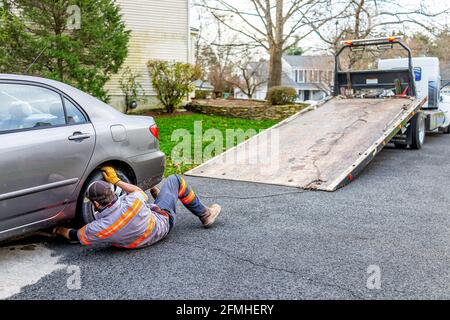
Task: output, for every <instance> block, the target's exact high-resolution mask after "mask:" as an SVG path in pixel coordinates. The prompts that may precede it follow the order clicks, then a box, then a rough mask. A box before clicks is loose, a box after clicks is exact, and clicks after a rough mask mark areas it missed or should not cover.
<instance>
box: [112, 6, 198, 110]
mask: <svg viewBox="0 0 450 320" xmlns="http://www.w3.org/2000/svg"><path fill="white" fill-rule="evenodd" d="M116 3H117V4H118V5H119V6H120V8H121V13H122V16H123V21H124V22H125V24H126V26H127V29H128V30H130V31H131V39H130V43H129V47H128V52H129V53H128V57H127V59H126V61H125V63H124V65H123V68H125V67H127V66H129V67H130V68H131V69H132V70H133V71H134V72H138V73H139V74H141V75H142V77H141V80H140V82H141V84H142V86H143V88H144V90H145V94H146V98H147V102H146V103H145V105H146V106H152V105H155V104H157V103H158V101H157V99H156V94H155V92H154V90H153V88H152V86H151V80H150V77H149V74H148V70H147V62H148V61H149V60H151V59H161V60H169V61H179V62H190V63H192V62H193V60H194V52H193V48H194V45H193V39H192V38H193V37H195V36H196V31H195V30H192V31H191V28H190V0H164V1H161V0H116ZM121 74H122V71H119V73H118V74H116V75H114V76H113V77H112V79H111V80H110V81H109V82H108V83H107V85H106V89H108V91H109V94H110V96H111V101H110V104H111V105H113V106H114V107H116V108H118V109H123V108H124V106H125V99H124V95H123V93H122V91H121V90H120V85H119V79H120V75H121ZM142 106H143V103H142V102H141V103H140V107H142Z"/></svg>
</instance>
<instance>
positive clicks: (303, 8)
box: [198, 0, 345, 88]
mask: <svg viewBox="0 0 450 320" xmlns="http://www.w3.org/2000/svg"><path fill="white" fill-rule="evenodd" d="M338 1H340V0H338ZM329 2H330V1H329V0H242V1H230V0H199V3H198V5H199V6H201V7H203V8H206V9H207V10H208V11H209V12H211V13H212V15H213V16H214V17H215V18H216V19H217V20H218V21H220V22H221V23H222V24H223V25H225V26H227V28H228V29H229V30H231V31H233V32H236V33H238V34H240V35H242V36H243V37H244V38H245V39H246V43H245V45H247V46H248V45H254V46H259V47H262V48H264V49H265V50H266V51H267V52H268V54H269V57H270V58H269V79H268V87H269V88H271V87H274V86H279V85H281V80H282V56H283V53H284V52H286V51H287V50H289V49H290V48H291V47H293V46H296V45H297V44H298V42H299V41H300V40H302V39H304V38H306V37H307V36H308V35H310V34H311V33H312V32H314V29H313V28H311V25H313V26H314V28H319V27H321V26H322V25H324V24H326V23H327V22H328V21H330V19H332V18H334V17H337V16H341V15H342V14H343V13H344V12H345V6H340V11H339V10H337V12H336V13H334V14H333V13H332V11H331V10H330V8H329V6H328V4H329ZM233 3H235V5H234V4H233ZM233 45H234V46H241V45H242V43H235V44H233Z"/></svg>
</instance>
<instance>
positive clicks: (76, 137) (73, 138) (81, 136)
mask: <svg viewBox="0 0 450 320" xmlns="http://www.w3.org/2000/svg"><path fill="white" fill-rule="evenodd" d="M90 137H91V135H90V134H89V133H82V132H74V133H73V135H72V136H70V137H69V140H70V141H81V140H86V139H89V138H90Z"/></svg>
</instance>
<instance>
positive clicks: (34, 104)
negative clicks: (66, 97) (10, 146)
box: [0, 83, 66, 132]
mask: <svg viewBox="0 0 450 320" xmlns="http://www.w3.org/2000/svg"><path fill="white" fill-rule="evenodd" d="M65 124H66V118H65V113H64V105H63V103H62V99H61V95H59V94H58V93H56V92H54V91H52V90H49V89H46V88H42V87H37V86H33V85H22V84H8V83H0V132H5V131H12V130H20V129H33V128H41V127H42V128H44V127H52V126H60V125H65Z"/></svg>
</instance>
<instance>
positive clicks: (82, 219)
mask: <svg viewBox="0 0 450 320" xmlns="http://www.w3.org/2000/svg"><path fill="white" fill-rule="evenodd" d="M115 170H116V173H117V176H118V177H119V178H120V180H122V181H124V182H127V183H131V180H130V178H129V177H128V176H127V175H126V174H125V172H123V171H122V170H121V169H117V168H115ZM101 180H104V179H103V174H102V172H101V171H100V170H96V171H94V172H93V173H92V174H91V175H90V176H89V178H88V179H87V180H86V182H85V184H84V186H83V188H82V189H81V193H80V196H79V198H78V204H77V214H76V225H77V227H82V226H84V225H86V224H88V223H90V222H92V221H94V220H95V218H94V210H93V207H92V204H91V203H90V202H89V200H88V199H87V198H86V197H85V194H86V192H87V188H88V187H89V186H90V185H91V184H92V183H93V182H95V181H101ZM114 188H115V190H116V193H117V194H118V195H121V194H123V191H122V190H121V189H120V188H119V187H114Z"/></svg>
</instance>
